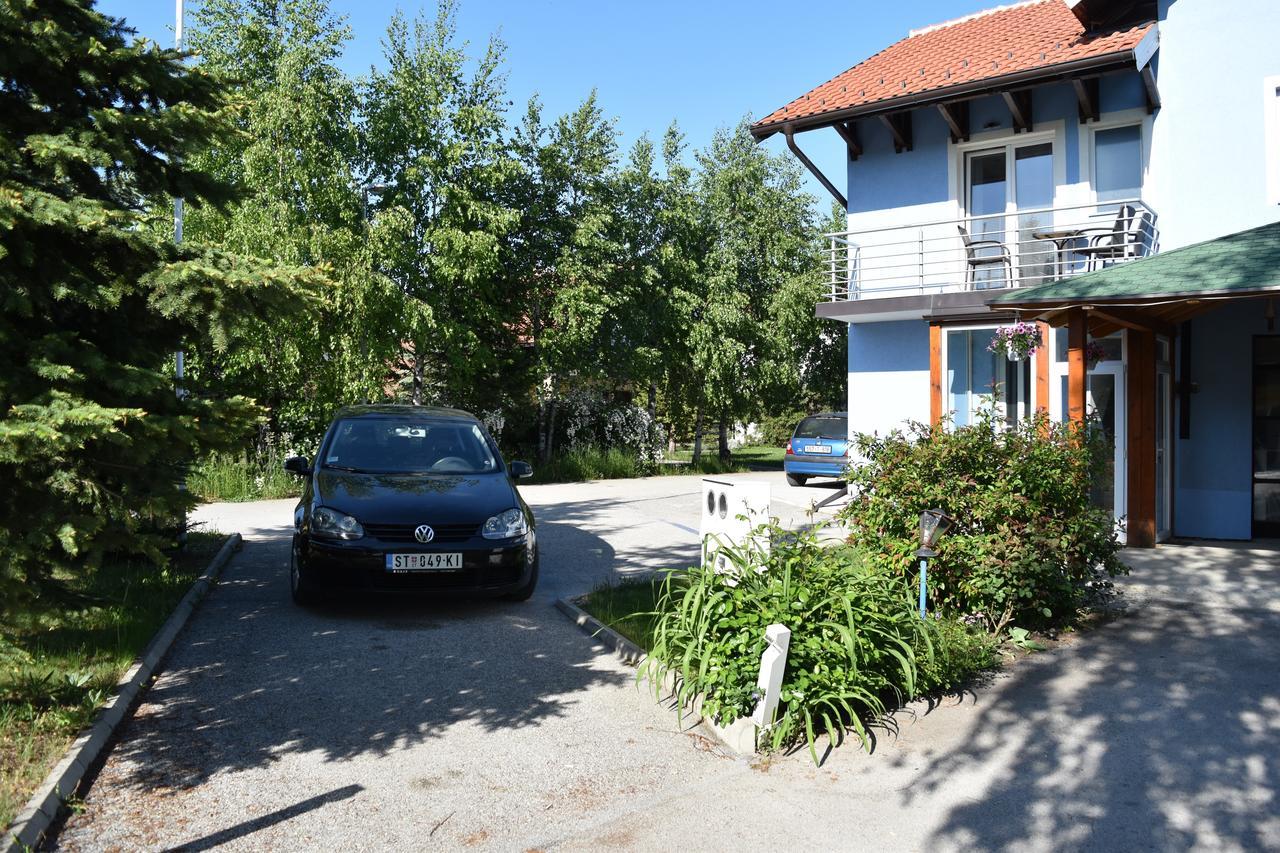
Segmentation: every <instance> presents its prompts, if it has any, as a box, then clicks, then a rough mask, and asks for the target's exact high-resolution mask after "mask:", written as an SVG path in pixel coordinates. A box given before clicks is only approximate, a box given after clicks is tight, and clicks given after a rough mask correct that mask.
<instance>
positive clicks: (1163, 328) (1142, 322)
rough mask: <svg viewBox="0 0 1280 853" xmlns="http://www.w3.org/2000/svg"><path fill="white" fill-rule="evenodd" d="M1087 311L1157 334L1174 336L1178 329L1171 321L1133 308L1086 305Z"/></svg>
mask: <svg viewBox="0 0 1280 853" xmlns="http://www.w3.org/2000/svg"><path fill="white" fill-rule="evenodd" d="M1084 310H1085V311H1088V312H1089V316H1090V317H1097V318H1099V319H1101V320H1104V321H1106V322H1108V323H1110V324H1112V325H1115V326H1120V327H1123V328H1126V329H1134V330H1135V331H1139V332H1155V333H1156V334H1157V335H1165V336H1167V337H1173V336H1174V335H1175V334H1176V330H1175V329H1174V327H1173V326H1172V325H1170V324H1169V323H1166V322H1164V321H1163V320H1160V319H1158V318H1156V317H1153V316H1151V315H1150V314H1147V313H1143V312H1140V311H1135V310H1134V309H1132V308H1117V307H1114V306H1110V305H1102V306H1099V305H1086V306H1085V309H1084Z"/></svg>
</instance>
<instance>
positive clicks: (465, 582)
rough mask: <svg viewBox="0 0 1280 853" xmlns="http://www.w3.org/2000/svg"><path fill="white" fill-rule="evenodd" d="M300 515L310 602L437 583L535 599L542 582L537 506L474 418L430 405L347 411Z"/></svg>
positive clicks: (302, 571)
mask: <svg viewBox="0 0 1280 853" xmlns="http://www.w3.org/2000/svg"><path fill="white" fill-rule="evenodd" d="M284 467H285V470H287V471H290V472H292V473H294V474H297V475H299V476H300V477H302V478H303V479H304V486H303V490H302V499H301V500H300V501H299V502H298V506H297V509H296V510H295V511H294V535H293V549H292V552H291V557H290V565H289V578H290V590H291V592H292V594H293V599H294V601H296V602H298V603H300V604H306V603H309V602H310V601H312V600H314V599H315V598H316V596H317V595H318V594H319V593H320V592H322V591H324V590H327V589H385V590H436V591H444V590H451V591H459V592H474V593H487V594H493V595H505V596H507V597H509V598H513V599H518V600H525V599H528V598H529V597H530V596H531V595H533V590H534V587H535V586H536V585H537V582H538V543H537V536H536V533H535V530H534V527H535V525H534V519H533V512H532V511H531V510H530V509H529V506H528V504H526V503H525V502H524V500H523V499H522V498H521V497H520V492H519V491H518V490H517V489H516V485H515V480H516V479H517V478H524V477H529V476H532V475H533V469H532V468H530V467H529V465H528V463H525V462H512V463H511V464H510V465H508V464H506V463H505V462H504V461H503V459H502V454H501V453H499V451H498V445H497V443H496V442H495V441H494V440H493V438H492V437H491V436H490V435H489V433H488V431H486V430H485V428H484V424H482V423H481V422H480V421H479V420H478V419H477V418H476V417H475V416H473V415H471V414H468V413H467V412H463V411H458V410H456V409H443V408H434V407H425V406H389V405H382V406H379V405H373V406H352V407H348V408H345V409H343V410H341V411H340V412H338V414H337V416H336V417H335V418H334V420H333V423H332V424H331V425H330V426H329V429H328V431H327V432H326V433H325V436H324V439H323V440H322V441H321V442H320V452H319V455H318V456H317V457H316V459H315V461H314V462H308V461H307V460H306V458H304V457H300V456H295V457H292V458H290V459H288V460H286V461H285V464H284Z"/></svg>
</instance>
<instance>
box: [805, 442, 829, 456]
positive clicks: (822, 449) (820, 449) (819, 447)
mask: <svg viewBox="0 0 1280 853" xmlns="http://www.w3.org/2000/svg"><path fill="white" fill-rule="evenodd" d="M804 452H805V453H822V454H825V455H827V456H830V455H831V448H830V447H828V446H827V445H825V444H811V445H809V446H808V447H806V448H805V449H804Z"/></svg>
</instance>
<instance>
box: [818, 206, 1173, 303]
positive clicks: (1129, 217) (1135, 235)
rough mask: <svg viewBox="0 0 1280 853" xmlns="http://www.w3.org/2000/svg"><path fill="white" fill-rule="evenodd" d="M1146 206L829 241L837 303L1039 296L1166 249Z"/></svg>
mask: <svg viewBox="0 0 1280 853" xmlns="http://www.w3.org/2000/svg"><path fill="white" fill-rule="evenodd" d="M1156 222H1157V218H1156V213H1155V211H1154V210H1152V209H1151V207H1150V206H1149V205H1147V204H1144V203H1143V202H1142V201H1140V200H1138V199H1119V200H1114V201H1106V202H1099V203H1095V204H1088V205H1074V206H1068V207H1046V208H1038V209H1033V210H1019V211H1017V212H1016V213H1001V214H995V215H992V216H974V217H968V218H964V219H945V220H938V221H934V222H924V223H915V224H911V225H900V226H890V227H884V228H874V229H869V230H864V231H843V232H836V233H833V234H827V235H825V236H826V238H827V241H828V246H829V268H828V272H829V283H830V289H829V291H828V293H827V301H828V302H848V301H852V300H860V299H874V298H878V297H889V296H912V295H918V294H934V293H954V292H960V291H978V290H999V289H1004V288H1010V287H1030V286H1033V285H1037V284H1045V283H1047V282H1050V281H1053V280H1055V279H1059V278H1067V277H1069V276H1074V275H1080V274H1081V273H1084V272H1089V271H1091V270H1095V269H1101V268H1103V267H1106V266H1111V265H1113V264H1119V263H1126V262H1128V261H1132V260H1136V259H1138V258H1143V257H1146V256H1148V255H1152V254H1155V253H1156V252H1157V251H1158V250H1159V237H1160V234H1159V230H1158V228H1157V225H1156Z"/></svg>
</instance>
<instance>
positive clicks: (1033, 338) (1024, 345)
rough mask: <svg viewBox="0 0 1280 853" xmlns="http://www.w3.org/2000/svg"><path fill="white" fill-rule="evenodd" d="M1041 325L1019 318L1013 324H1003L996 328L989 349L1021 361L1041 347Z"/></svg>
mask: <svg viewBox="0 0 1280 853" xmlns="http://www.w3.org/2000/svg"><path fill="white" fill-rule="evenodd" d="M1042 343H1043V341H1042V340H1041V339H1040V327H1039V326H1037V325H1036V324H1035V323H1024V322H1023V321H1021V320H1019V321H1018V322H1016V323H1014V324H1013V325H1012V326H1001V327H999V328H998V329H996V333H995V335H994V336H993V337H992V338H991V344H990V345H989V346H988V347H987V349H988V350H989V351H991V352H993V353H996V354H997V355H1000V354H1003V355H1007V356H1009V357H1010V358H1011V359H1013V360H1014V361H1021V360H1022V359H1024V358H1026V357H1027V356H1029V355H1031V354H1032V353H1034V352H1035V351H1036V350H1037V349H1039V348H1040V346H1041V344H1042Z"/></svg>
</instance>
